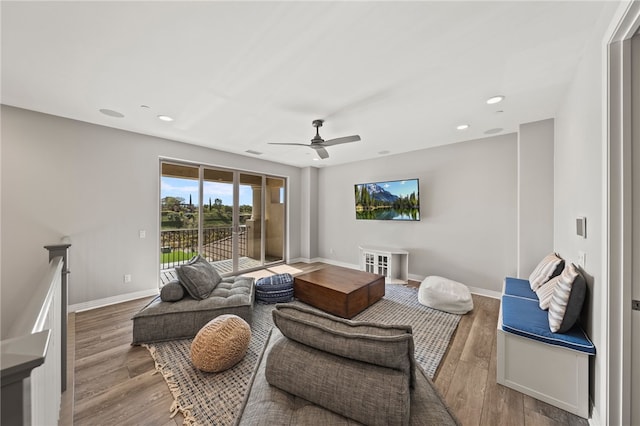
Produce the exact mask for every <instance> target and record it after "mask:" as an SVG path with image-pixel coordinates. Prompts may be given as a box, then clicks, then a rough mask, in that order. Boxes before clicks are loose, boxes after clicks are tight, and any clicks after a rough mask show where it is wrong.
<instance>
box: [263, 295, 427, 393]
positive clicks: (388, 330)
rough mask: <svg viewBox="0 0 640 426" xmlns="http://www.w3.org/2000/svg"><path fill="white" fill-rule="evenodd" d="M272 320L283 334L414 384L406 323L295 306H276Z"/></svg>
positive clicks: (413, 363) (412, 348) (412, 358)
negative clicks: (393, 372)
mask: <svg viewBox="0 0 640 426" xmlns="http://www.w3.org/2000/svg"><path fill="white" fill-rule="evenodd" d="M273 323H274V324H275V325H276V327H278V328H279V329H280V331H281V332H282V334H283V335H285V336H286V337H288V338H290V339H292V340H295V341H297V342H299V343H302V344H304V345H307V346H310V347H312V348H316V349H319V350H321V351H325V352H328V353H331V354H334V355H339V356H342V357H345V358H350V359H353V360H356V361H362V362H366V363H370V364H375V365H379V366H381V367H387V368H393V369H396V370H400V371H403V372H405V373H407V374H408V377H409V378H410V379H411V382H410V383H411V385H412V386H413V383H414V379H415V360H414V357H413V354H414V344H413V334H412V329H411V326H409V325H385V324H377V323H370V322H363V321H351V320H346V319H343V318H338V317H335V316H333V315H330V314H327V313H324V312H319V311H315V310H312V309H308V308H305V307H301V306H296V305H280V304H278V305H276V309H274V310H273Z"/></svg>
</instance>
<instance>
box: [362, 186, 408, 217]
mask: <svg viewBox="0 0 640 426" xmlns="http://www.w3.org/2000/svg"><path fill="white" fill-rule="evenodd" d="M419 187H420V185H419V182H418V179H405V180H392V181H386V182H372V183H359V184H356V185H355V196H356V219H368V220H409V221H411V220H420V197H419V195H418V194H419Z"/></svg>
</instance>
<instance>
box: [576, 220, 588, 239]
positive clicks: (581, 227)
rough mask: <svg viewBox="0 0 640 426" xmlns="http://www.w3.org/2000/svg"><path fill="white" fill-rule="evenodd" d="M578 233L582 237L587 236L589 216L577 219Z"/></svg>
mask: <svg viewBox="0 0 640 426" xmlns="http://www.w3.org/2000/svg"><path fill="white" fill-rule="evenodd" d="M576 234H578V235H579V236H581V237H582V238H587V218H586V217H584V216H581V217H579V218H577V219H576Z"/></svg>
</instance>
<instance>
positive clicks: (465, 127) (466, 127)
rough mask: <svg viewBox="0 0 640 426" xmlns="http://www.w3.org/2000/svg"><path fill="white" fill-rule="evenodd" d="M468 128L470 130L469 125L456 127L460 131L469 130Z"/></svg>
mask: <svg viewBox="0 0 640 426" xmlns="http://www.w3.org/2000/svg"><path fill="white" fill-rule="evenodd" d="M468 128H469V125H468V124H461V125H459V126H457V127H456V129H458V130H467V129H468Z"/></svg>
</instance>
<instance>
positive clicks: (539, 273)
mask: <svg viewBox="0 0 640 426" xmlns="http://www.w3.org/2000/svg"><path fill="white" fill-rule="evenodd" d="M563 268H564V260H562V258H561V257H560V256H558V255H557V254H555V253H551V254H548V255H547V256H545V257H544V258H543V259H542V260H541V261H540V263H538V266H536V268H535V269H534V270H533V272H532V273H531V275H530V276H529V284H530V285H531V290H533V291H536V290H537V289H538V287H540V286H541V285H542V284H544V283H546V282H547V281H549V280H550V279H551V278H553V277H555V276H556V275H559V274H560V273H561V272H562V269H563Z"/></svg>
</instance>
